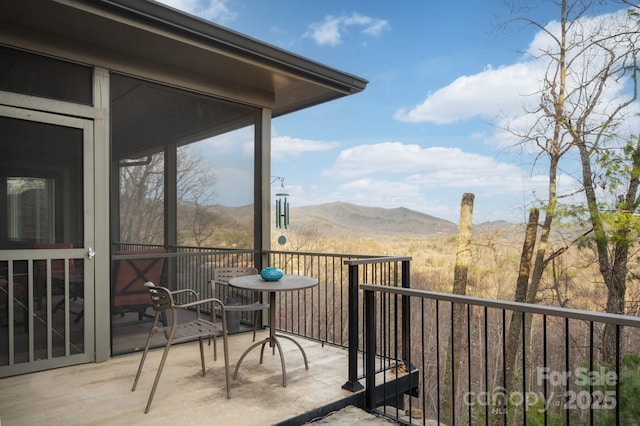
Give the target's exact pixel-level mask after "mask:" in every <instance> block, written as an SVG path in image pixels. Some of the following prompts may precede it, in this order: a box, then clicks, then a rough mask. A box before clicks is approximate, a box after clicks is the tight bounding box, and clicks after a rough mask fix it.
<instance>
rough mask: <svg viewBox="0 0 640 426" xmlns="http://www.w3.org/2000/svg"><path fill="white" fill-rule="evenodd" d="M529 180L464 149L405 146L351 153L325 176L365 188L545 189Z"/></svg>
mask: <svg viewBox="0 0 640 426" xmlns="http://www.w3.org/2000/svg"><path fill="white" fill-rule="evenodd" d="M524 175H525V172H524V171H523V169H521V168H520V167H518V166H515V165H513V164H508V163H504V162H499V161H497V160H496V159H495V158H493V157H488V156H483V155H478V154H473V153H469V152H464V151H462V150H461V149H459V148H443V147H431V148H423V147H420V146H418V145H407V144H402V143H399V142H386V143H380V144H375V145H360V146H356V147H353V148H349V149H346V150H344V151H342V152H341V153H340V155H339V156H338V158H337V159H336V161H335V163H334V166H333V168H332V169H330V170H325V171H324V172H323V176H325V177H327V178H331V179H333V180H348V179H353V180H354V181H353V182H362V181H366V179H371V177H372V176H377V179H381V178H384V179H385V180H392V181H401V182H403V184H405V185H409V186H411V187H430V188H438V189H442V188H460V189H464V190H465V191H474V190H482V191H483V192H484V193H487V194H505V193H514V192H515V193H518V192H521V191H522V190H523V186H526V187H539V186H540V182H539V179H538V177H536V176H533V177H524ZM536 179H538V181H536ZM543 179H544V177H543ZM352 184H353V183H352Z"/></svg>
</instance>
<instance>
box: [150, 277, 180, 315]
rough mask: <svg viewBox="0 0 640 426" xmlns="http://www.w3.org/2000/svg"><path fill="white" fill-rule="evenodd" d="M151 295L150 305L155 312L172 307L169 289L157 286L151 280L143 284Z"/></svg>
mask: <svg viewBox="0 0 640 426" xmlns="http://www.w3.org/2000/svg"><path fill="white" fill-rule="evenodd" d="M144 285H145V288H146V289H147V291H148V292H149V295H150V297H151V306H152V307H153V310H154V311H156V312H162V311H166V310H168V309H171V308H173V297H172V296H171V292H170V291H169V289H167V288H164V287H158V286H156V285H154V283H152V282H147V283H145V284H144Z"/></svg>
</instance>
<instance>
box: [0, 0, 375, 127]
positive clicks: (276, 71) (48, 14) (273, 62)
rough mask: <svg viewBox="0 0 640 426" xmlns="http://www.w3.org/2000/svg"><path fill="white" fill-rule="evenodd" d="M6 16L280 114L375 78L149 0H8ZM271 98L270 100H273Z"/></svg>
mask: <svg viewBox="0 0 640 426" xmlns="http://www.w3.org/2000/svg"><path fill="white" fill-rule="evenodd" d="M0 16H1V17H2V19H4V20H6V21H8V22H10V23H12V24H15V25H19V26H24V27H28V28H32V29H34V30H37V31H39V32H41V33H42V34H47V33H50V34H52V35H55V36H56V37H58V38H60V39H68V40H77V41H79V42H82V43H83V44H85V45H90V46H93V47H95V49H97V53H96V54H99V52H100V49H104V52H105V55H106V54H107V52H117V53H118V54H119V55H122V57H126V58H136V59H137V60H138V61H148V63H149V64H153V65H154V66H157V67H166V68H167V69H171V70H183V71H184V75H185V76H199V78H200V79H204V80H208V81H211V84H212V87H215V86H218V87H227V88H228V90H230V91H231V94H229V93H225V96H226V97H235V96H237V100H241V101H245V102H250V100H251V98H252V96H251V94H252V93H254V94H257V96H256V97H255V99H256V100H257V101H254V102H253V103H254V104H256V105H260V106H264V107H269V108H272V109H273V116H274V117H277V116H280V115H283V114H287V113H289V112H293V111H296V110H299V109H303V108H306V107H309V106H312V105H315V104H319V103H323V102H327V101H329V100H332V99H336V98H339V97H342V96H346V95H350V94H353V93H358V92H360V91H362V90H364V88H365V87H366V84H367V81H366V80H364V79H362V78H359V77H356V76H353V75H350V74H347V73H344V72H341V71H338V70H335V69H332V68H330V67H326V66H324V65H322V64H319V63H317V62H314V61H310V60H308V59H306V58H303V57H300V56H297V55H294V54H292V53H289V52H286V51H284V50H281V49H278V48H275V47H273V46H270V45H267V44H265V43H262V42H259V41H257V40H255V39H252V38H249V37H246V36H244V35H242V34H239V33H236V32H233V31H230V30H227V29H225V28H223V27H220V26H217V25H214V24H212V23H210V22H207V21H204V20H201V19H199V18H196V17H193V16H190V15H187V14H184V13H181V12H179V11H176V10H174V9H171V8H168V7H166V6H164V5H161V4H159V3H155V2H151V1H145V0H83V1H77V0H3V1H2V2H0ZM265 100H268V102H267V101H265Z"/></svg>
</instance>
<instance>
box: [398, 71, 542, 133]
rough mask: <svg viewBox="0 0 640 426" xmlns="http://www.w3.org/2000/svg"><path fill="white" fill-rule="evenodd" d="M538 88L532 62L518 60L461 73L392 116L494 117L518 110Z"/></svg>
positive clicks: (441, 120) (439, 120)
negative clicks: (420, 101) (505, 65)
mask: <svg viewBox="0 0 640 426" xmlns="http://www.w3.org/2000/svg"><path fill="white" fill-rule="evenodd" d="M539 87H540V77H539V70H538V67H537V66H536V64H531V63H521V64H515V65H511V66H507V67H501V68H497V69H493V68H491V67H488V68H487V69H485V70H484V71H482V72H481V73H479V74H475V75H470V76H462V77H459V78H457V79H456V80H454V81H453V82H452V83H451V84H449V85H448V86H445V87H443V88H441V89H438V90H437V91H436V92H434V93H431V94H429V95H428V96H427V98H426V99H425V100H424V101H423V102H422V103H421V104H419V105H416V106H415V107H414V108H412V109H410V110H407V109H404V108H403V109H400V110H398V111H397V112H396V113H395V115H394V118H395V119H396V120H399V121H406V122H411V123H419V122H431V123H436V124H452V123H456V122H459V121H463V120H467V119H469V118H472V117H484V118H489V119H495V118H496V117H498V116H502V115H512V114H513V112H514V111H517V112H518V113H521V112H522V110H523V106H524V105H525V102H526V100H527V98H526V96H527V95H531V94H532V93H534V92H535V91H536V90H539Z"/></svg>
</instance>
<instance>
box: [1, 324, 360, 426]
mask: <svg viewBox="0 0 640 426" xmlns="http://www.w3.org/2000/svg"><path fill="white" fill-rule="evenodd" d="M264 336H266V332H262V333H261V334H260V335H259V337H258V338H260V337H264ZM251 338H252V336H251V333H243V334H237V335H233V336H230V338H229V340H230V352H229V353H230V364H231V366H230V368H231V374H232V375H233V368H235V364H236V362H237V360H238V358H239V357H240V355H241V353H242V352H243V351H244V349H246V348H247V347H249V346H250V345H251V343H252V342H251ZM298 341H299V342H300V344H301V345H302V346H303V347H304V348H305V351H306V353H307V357H308V360H309V370H305V368H304V362H303V359H302V355H301V353H300V351H299V350H298V349H297V347H296V346H295V345H294V344H293V343H291V342H288V341H287V340H286V339H283V340H282V346H283V350H284V352H285V360H286V367H287V382H288V383H287V387H283V386H282V371H281V366H280V359H279V356H278V355H277V352H276V355H272V353H271V351H270V350H268V348H267V350H265V359H264V363H263V364H259V356H260V351H259V350H258V349H256V350H254V351H252V352H251V353H250V354H249V355H248V356H247V357H246V358H245V360H244V361H243V363H242V365H241V367H240V370H239V374H238V378H237V380H233V379H232V383H231V399H227V398H226V395H225V392H224V373H223V362H222V359H221V358H220V357H219V358H218V361H216V362H214V361H213V355H212V348H207V354H208V357H207V375H206V376H205V377H202V374H201V370H200V358H199V353H198V346H197V343H189V344H183V345H176V346H174V347H172V349H171V351H170V353H169V357H168V360H167V364H166V366H165V369H164V372H163V375H162V378H161V380H160V384H159V386H158V390H157V391H156V395H155V398H154V400H153V405H152V406H151V411H150V412H149V414H144V407H145V405H146V401H147V398H148V397H149V392H150V390H151V386H152V383H153V379H154V376H155V371H156V368H157V366H158V363H159V361H160V356H161V352H162V351H161V350H155V351H153V352H151V353H150V355H149V357H148V360H147V362H146V363H145V369H144V371H143V372H142V377H141V379H140V382H139V384H138V388H137V389H136V391H135V392H131V385H132V383H133V379H134V376H135V373H136V369H137V367H138V363H139V361H140V356H141V355H140V354H130V355H122V356H118V357H114V358H112V359H110V360H108V361H106V362H102V363H91V364H84V365H78V366H73V367H66V368H60V369H56V370H49V371H44V372H38V373H31V374H25V375H21V376H14V377H8V378H3V379H0V395H2V397H1V398H0V424H1V425H2V426H14V425H20V426H22V425H32V426H33V425H65V426H73V425H165V424H172V425H198V424H205V423H206V424H215V425H273V424H279V423H283V422H284V423H285V424H287V423H289V424H296V423H300V419H301V418H304V417H305V416H306V417H308V416H313V415H315V414H316V413H317V415H318V416H323V415H326V414H327V412H326V410H324V411H323V410H322V408H323V407H333V409H338V408H341V407H342V406H344V405H346V404H347V403H348V402H345V399H348V398H352V397H353V396H354V394H352V393H351V392H348V391H346V390H343V389H342V388H341V386H342V385H343V384H344V383H345V382H346V379H347V365H348V364H347V352H346V351H345V350H343V349H339V348H335V347H331V346H324V347H323V346H322V345H320V344H318V343H316V342H311V341H306V340H303V339H298ZM218 350H219V351H221V346H220V347H219V348H218ZM219 355H221V354H220V353H219ZM309 413H311V414H309ZM291 419H298V421H295V422H292V421H291Z"/></svg>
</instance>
